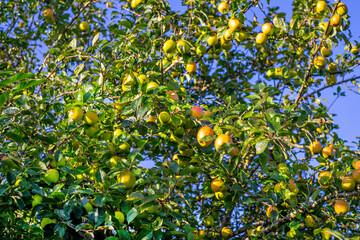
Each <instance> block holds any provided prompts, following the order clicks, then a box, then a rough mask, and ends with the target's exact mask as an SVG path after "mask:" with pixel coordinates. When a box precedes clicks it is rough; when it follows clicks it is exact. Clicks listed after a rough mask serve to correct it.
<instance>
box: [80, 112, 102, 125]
mask: <svg viewBox="0 0 360 240" xmlns="http://www.w3.org/2000/svg"><path fill="white" fill-rule="evenodd" d="M98 121H99V117H98V115H97V114H96V113H95V112H93V111H88V112H86V113H85V116H84V122H85V123H86V124H88V125H95V124H96V123H97V122H98Z"/></svg>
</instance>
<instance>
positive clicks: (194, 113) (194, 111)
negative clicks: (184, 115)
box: [190, 106, 204, 119]
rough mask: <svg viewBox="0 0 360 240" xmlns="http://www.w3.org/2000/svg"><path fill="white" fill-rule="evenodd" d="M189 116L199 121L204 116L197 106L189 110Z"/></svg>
mask: <svg viewBox="0 0 360 240" xmlns="http://www.w3.org/2000/svg"><path fill="white" fill-rule="evenodd" d="M190 115H191V116H192V117H194V118H197V119H201V118H202V117H203V116H204V110H203V109H202V108H201V107H199V106H194V107H192V108H191V113H190Z"/></svg>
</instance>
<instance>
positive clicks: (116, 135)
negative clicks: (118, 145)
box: [113, 128, 123, 139]
mask: <svg viewBox="0 0 360 240" xmlns="http://www.w3.org/2000/svg"><path fill="white" fill-rule="evenodd" d="M122 133H123V131H122V130H121V129H119V128H117V129H115V130H114V132H113V138H114V139H116V138H117V137H119V136H120V135H121V134H122Z"/></svg>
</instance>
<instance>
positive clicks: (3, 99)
mask: <svg viewBox="0 0 360 240" xmlns="http://www.w3.org/2000/svg"><path fill="white" fill-rule="evenodd" d="M9 96H10V91H5V92H3V93H2V94H1V96H0V109H1V107H2V106H3V105H4V103H5V102H6V101H7V100H8V99H9Z"/></svg>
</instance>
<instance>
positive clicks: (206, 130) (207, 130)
mask: <svg viewBox="0 0 360 240" xmlns="http://www.w3.org/2000/svg"><path fill="white" fill-rule="evenodd" d="M206 136H211V137H214V136H215V132H214V130H212V128H211V127H209V126H204V127H202V128H200V129H199V131H198V133H197V140H198V143H199V144H200V146H203V147H206V146H209V145H210V144H211V143H212V141H213V140H208V141H201V139H202V138H204V137H206Z"/></svg>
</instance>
